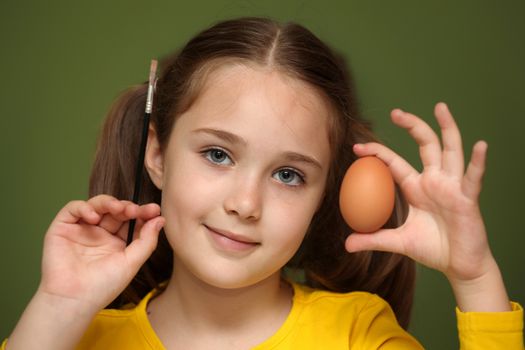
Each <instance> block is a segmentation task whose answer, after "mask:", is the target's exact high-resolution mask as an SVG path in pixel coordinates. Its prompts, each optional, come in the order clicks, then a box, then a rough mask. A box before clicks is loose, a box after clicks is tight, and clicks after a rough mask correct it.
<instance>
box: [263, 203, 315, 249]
mask: <svg viewBox="0 0 525 350" xmlns="http://www.w3.org/2000/svg"><path fill="white" fill-rule="evenodd" d="M271 208H272V209H271V213H270V214H271V215H270V216H271V220H272V228H273V230H271V231H272V232H274V234H273V235H272V236H273V239H274V240H275V241H274V242H276V244H278V246H280V247H281V250H286V251H287V252H288V254H289V255H290V254H291V255H290V256H289V257H290V258H291V256H292V255H293V254H295V251H296V250H297V249H298V248H299V246H300V244H301V242H302V241H303V239H304V236H305V234H306V231H307V230H308V227H309V226H310V222H311V220H312V217H313V215H314V213H315V210H316V208H317V202H316V201H315V199H314V200H313V201H309V200H302V201H295V202H289V203H286V202H281V203H280V205H278V204H275V205H272V206H271ZM277 242H278V243H277Z"/></svg>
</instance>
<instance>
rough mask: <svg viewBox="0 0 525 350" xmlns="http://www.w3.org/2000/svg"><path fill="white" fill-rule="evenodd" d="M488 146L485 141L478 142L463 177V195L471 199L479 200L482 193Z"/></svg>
mask: <svg viewBox="0 0 525 350" xmlns="http://www.w3.org/2000/svg"><path fill="white" fill-rule="evenodd" d="M487 148H488V145H487V143H486V142H485V141H478V142H476V144H475V145H474V147H473V148H472V157H471V159H470V163H469V164H468V167H467V172H466V173H465V176H464V177H463V183H462V185H461V187H462V190H463V193H464V194H465V195H466V196H467V197H469V198H471V199H474V200H475V199H477V198H478V196H479V193H480V192H481V181H482V179H483V174H484V173H485V160H486V156H487Z"/></svg>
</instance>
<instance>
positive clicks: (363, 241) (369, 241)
mask: <svg viewBox="0 0 525 350" xmlns="http://www.w3.org/2000/svg"><path fill="white" fill-rule="evenodd" d="M345 248H346V250H347V251H348V252H350V253H354V252H359V251H363V250H377V251H382V252H391V253H399V254H405V249H404V245H403V241H402V240H401V237H400V236H399V233H398V232H396V230H394V229H383V230H379V231H376V232H374V233H359V232H354V233H351V234H350V236H348V237H347V238H346V241H345Z"/></svg>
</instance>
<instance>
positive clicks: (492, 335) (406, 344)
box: [1, 284, 523, 350]
mask: <svg viewBox="0 0 525 350" xmlns="http://www.w3.org/2000/svg"><path fill="white" fill-rule="evenodd" d="M293 288H294V292H295V293H294V297H293V306H292V309H291V311H290V314H289V315H288V318H287V319H286V321H285V322H284V323H283V325H282V326H281V328H280V329H279V330H278V331H277V332H276V333H275V334H274V335H273V336H271V337H270V338H269V339H267V340H266V341H264V342H263V343H262V344H259V345H258V346H256V347H255V348H253V349H255V350H265V349H276V350H277V349H301V350H308V349H349V348H350V349H363V350H370V349H422V346H421V345H420V344H419V343H418V342H417V341H416V340H415V339H414V338H413V337H412V336H411V335H409V334H408V333H407V332H405V331H404V330H403V329H402V328H401V327H400V326H399V325H398V324H397V321H396V318H395V316H394V314H393V312H392V310H391V308H390V306H389V305H388V304H387V303H386V302H385V301H384V300H383V299H381V298H380V297H378V296H377V295H374V294H370V293H366V292H352V293H345V294H340V293H332V292H327V291H319V290H314V289H310V288H307V287H304V286H302V285H298V284H293ZM152 296H154V291H152V292H150V293H149V294H148V295H146V296H145V297H144V299H143V300H142V301H141V302H140V303H139V304H138V305H137V306H136V307H134V308H132V309H127V310H102V311H101V312H99V313H98V314H97V316H96V317H95V319H94V320H93V322H92V323H91V325H90V326H89V328H88V329H87V331H86V333H85V334H84V336H83V338H82V340H81V341H80V343H79V345H78V346H77V348H76V349H77V350H84V349H95V350H97V349H100V350H102V349H104V350H105V349H127V350H134V349H137V350H138V349H141V350H142V349H155V350H157V349H158V350H161V349H162V350H164V349H165V348H164V346H163V345H162V343H161V342H160V340H159V338H158V337H157V335H156V334H155V331H154V330H153V328H152V327H151V325H150V323H149V320H148V317H147V314H146V306H147V304H148V301H149V300H150V299H151V298H152ZM512 307H513V311H510V312H499V313H473V312H469V313H463V312H461V311H459V310H458V309H456V314H457V317H458V330H459V338H460V343H461V349H484V350H487V349H505V350H514V349H516V350H521V349H523V309H522V308H521V307H520V306H519V305H518V304H516V303H512ZM4 346H5V342H4V344H3V345H2V347H1V349H2V350H4V349H5V348H4Z"/></svg>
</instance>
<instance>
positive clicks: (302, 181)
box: [200, 147, 306, 187]
mask: <svg viewBox="0 0 525 350" xmlns="http://www.w3.org/2000/svg"><path fill="white" fill-rule="evenodd" d="M214 151H220V152H223V153H224V155H225V156H226V157H227V158H228V159H229V160H230V162H231V163H232V164H233V160H232V157H231V156H230V154H229V153H228V152H227V151H226V150H225V149H223V148H220V147H211V148H207V149H205V150H202V151H201V152H200V153H201V155H202V156H203V157H204V158H205V159H206V160H208V161H209V162H210V163H212V164H214V165H218V166H222V165H225V164H222V163H218V162H215V161H213V160H212V159H211V153H212V152H214ZM228 165H231V164H226V166H228ZM282 171H289V172H291V173H292V174H293V175H295V176H297V178H298V179H299V184H296V185H290V184H288V183H285V182H283V181H280V182H281V183H282V184H284V185H285V186H288V187H299V186H302V185H304V184H305V182H306V180H305V175H304V174H302V173H301V172H299V171H297V170H296V169H293V168H281V169H279V170H278V171H276V172H275V173H274V175H276V174H279V173H280V172H282ZM272 177H273V176H272Z"/></svg>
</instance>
